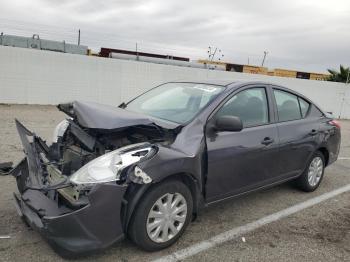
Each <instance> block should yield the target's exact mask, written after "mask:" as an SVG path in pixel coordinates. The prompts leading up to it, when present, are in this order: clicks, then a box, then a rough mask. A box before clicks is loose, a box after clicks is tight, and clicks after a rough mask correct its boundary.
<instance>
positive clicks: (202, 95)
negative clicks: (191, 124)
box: [126, 83, 224, 124]
mask: <svg viewBox="0 0 350 262" xmlns="http://www.w3.org/2000/svg"><path fill="white" fill-rule="evenodd" d="M223 89H224V87H222V86H215V85H206V84H198V83H167V84H164V85H161V86H158V87H156V88H154V89H151V90H150V91H148V92H146V93H144V94H142V95H141V96H139V97H137V98H135V99H134V100H132V101H131V102H130V103H128V104H127V106H126V110H129V111H133V112H138V113H142V114H146V115H150V116H153V117H156V118H160V119H164V120H167V121H171V122H175V123H179V124H184V123H186V122H188V121H190V120H191V119H193V118H194V117H195V116H196V115H197V114H198V112H199V111H200V110H201V109H202V108H204V107H205V106H206V105H207V104H208V103H209V102H210V101H212V100H213V99H214V98H215V97H216V96H217V95H218V94H219V93H220V92H221V91H222V90H223Z"/></svg>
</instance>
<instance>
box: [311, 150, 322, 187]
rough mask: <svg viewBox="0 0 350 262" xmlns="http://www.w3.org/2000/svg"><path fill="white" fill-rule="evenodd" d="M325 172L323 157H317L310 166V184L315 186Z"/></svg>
mask: <svg viewBox="0 0 350 262" xmlns="http://www.w3.org/2000/svg"><path fill="white" fill-rule="evenodd" d="M322 173H323V161H322V158H320V157H319V156H318V157H315V158H314V159H313V160H312V161H311V163H310V166H309V172H308V180H309V185H310V186H312V187H314V186H316V185H317V184H318V182H320V180H321V176H322Z"/></svg>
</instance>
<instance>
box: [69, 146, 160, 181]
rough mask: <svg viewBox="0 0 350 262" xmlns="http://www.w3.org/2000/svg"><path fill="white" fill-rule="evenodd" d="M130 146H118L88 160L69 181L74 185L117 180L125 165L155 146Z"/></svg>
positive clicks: (142, 156)
mask: <svg viewBox="0 0 350 262" xmlns="http://www.w3.org/2000/svg"><path fill="white" fill-rule="evenodd" d="M131 148H132V147H131V146H128V147H124V148H120V149H117V150H115V151H112V152H109V153H107V154H105V155H102V156H100V157H98V158H96V159H94V160H92V161H90V162H89V163H87V164H86V165H85V166H83V167H81V168H80V169H79V170H78V171H77V172H75V173H74V174H73V175H72V176H71V177H70V181H71V182H72V183H73V184H75V185H85V184H97V183H107V182H112V181H117V180H119V178H120V174H121V172H122V171H123V169H124V168H125V167H128V166H130V165H132V164H134V163H137V162H139V161H140V160H141V159H142V158H144V157H150V156H151V155H153V154H154V153H155V148H154V147H152V146H147V147H142V148H140V147H138V148H137V149H131Z"/></svg>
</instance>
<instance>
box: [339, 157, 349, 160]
mask: <svg viewBox="0 0 350 262" xmlns="http://www.w3.org/2000/svg"><path fill="white" fill-rule="evenodd" d="M338 159H339V160H350V157H338Z"/></svg>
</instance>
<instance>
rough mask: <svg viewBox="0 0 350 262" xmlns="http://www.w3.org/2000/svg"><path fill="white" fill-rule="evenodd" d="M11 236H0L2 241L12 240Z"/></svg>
mask: <svg viewBox="0 0 350 262" xmlns="http://www.w3.org/2000/svg"><path fill="white" fill-rule="evenodd" d="M10 238H11V236H0V239H10Z"/></svg>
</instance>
